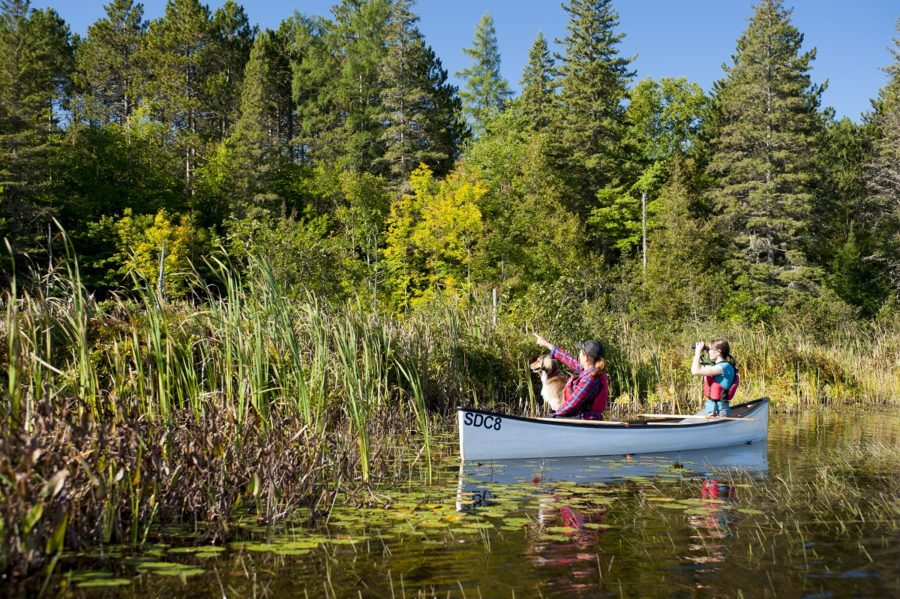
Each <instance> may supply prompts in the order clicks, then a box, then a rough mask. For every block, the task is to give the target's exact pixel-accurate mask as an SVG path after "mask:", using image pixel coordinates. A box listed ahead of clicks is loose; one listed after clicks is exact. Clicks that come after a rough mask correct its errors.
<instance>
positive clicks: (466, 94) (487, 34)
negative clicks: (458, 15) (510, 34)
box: [456, 13, 512, 133]
mask: <svg viewBox="0 0 900 599" xmlns="http://www.w3.org/2000/svg"><path fill="white" fill-rule="evenodd" d="M463 52H465V53H466V56H468V57H469V58H471V59H472V65H471V66H469V67H467V68H465V69H462V70H461V71H459V72H458V73H456V76H457V77H462V78H463V79H465V81H466V85H465V88H464V89H463V90H462V91H461V92H460V94H459V96H460V98H461V99H462V103H463V109H464V110H465V112H466V114H468V116H469V117H470V118H471V122H472V128H473V129H474V130H475V131H476V132H477V133H483V132H484V128H485V124H486V123H487V122H488V121H489V120H490V119H491V117H492V116H493V115H495V114H497V113H498V112H500V111H501V110H503V108H504V106H505V105H506V102H507V101H508V100H509V98H510V97H511V96H512V92H510V91H509V84H508V83H507V82H506V80H505V79H504V78H503V76H502V75H500V51H499V50H498V48H497V32H496V31H495V30H494V19H493V17H491V14H490V13H484V15H483V16H482V17H481V20H480V21H479V22H478V25H477V26H476V27H475V37H474V39H473V40H472V46H471V47H470V48H463Z"/></svg>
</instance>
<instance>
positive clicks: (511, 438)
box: [458, 397, 769, 461]
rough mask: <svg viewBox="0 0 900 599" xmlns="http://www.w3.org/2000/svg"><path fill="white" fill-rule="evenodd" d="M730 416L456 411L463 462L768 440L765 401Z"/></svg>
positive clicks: (683, 448) (749, 404)
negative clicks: (613, 418)
mask: <svg viewBox="0 0 900 599" xmlns="http://www.w3.org/2000/svg"><path fill="white" fill-rule="evenodd" d="M731 411H732V414H731V416H732V418H731V419H718V418H706V417H704V416H703V415H697V416H690V417H676V418H668V419H656V420H634V421H630V422H607V421H591V420H577V419H571V418H523V417H521V416H508V415H506V414H497V413H494V412H486V411H484V410H473V409H469V408H459V411H458V416H459V452H460V457H461V458H462V460H463V461H489V460H508V459H517V458H556V457H570V456H603V455H621V454H640V453H658V452H670V451H690V450H695V449H707V448H712V447H726V446H729V445H742V444H746V443H753V442H756V441H764V440H765V439H766V438H767V437H768V434H769V398H768V397H763V398H760V399H755V400H753V401H750V402H747V403H744V404H740V405H736V406H733V407H732V408H731Z"/></svg>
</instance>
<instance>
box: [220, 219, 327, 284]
mask: <svg viewBox="0 0 900 599" xmlns="http://www.w3.org/2000/svg"><path fill="white" fill-rule="evenodd" d="M224 226H225V236H224V237H225V239H224V243H225V249H226V251H227V253H228V255H229V256H231V257H232V258H233V259H235V260H238V261H239V263H246V262H247V261H248V260H252V259H259V260H261V261H262V262H263V264H265V265H266V268H267V269H269V270H270V271H271V274H272V277H274V279H275V280H276V281H278V285H279V288H280V289H282V290H283V292H284V293H286V294H289V295H303V294H305V293H306V292H312V293H316V294H320V295H322V296H324V297H327V298H334V297H339V294H340V291H341V288H340V281H341V270H340V267H341V261H340V253H339V246H338V241H337V240H336V239H335V238H334V236H333V235H332V230H331V226H332V223H331V219H330V218H329V217H327V216H316V215H312V214H305V215H303V216H302V217H298V216H296V215H295V214H277V213H276V212H274V211H267V210H260V209H254V210H250V211H249V212H248V214H247V216H246V217H244V218H241V219H234V220H228V221H226V222H225V224H224Z"/></svg>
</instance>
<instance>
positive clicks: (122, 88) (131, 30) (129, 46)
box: [74, 0, 146, 124]
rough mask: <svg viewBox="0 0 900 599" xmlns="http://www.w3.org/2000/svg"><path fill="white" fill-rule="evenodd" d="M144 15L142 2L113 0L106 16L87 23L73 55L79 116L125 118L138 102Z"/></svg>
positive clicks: (107, 120)
mask: <svg viewBox="0 0 900 599" xmlns="http://www.w3.org/2000/svg"><path fill="white" fill-rule="evenodd" d="M143 15H144V7H143V5H141V4H135V3H134V0H113V1H112V2H110V3H109V4H107V5H106V18H103V19H100V20H98V21H97V22H95V23H94V24H93V25H91V26H90V27H88V32H87V38H86V39H85V40H84V41H82V42H81V43H80V44H79V45H78V51H77V53H76V56H75V74H74V82H75V86H76V89H77V90H78V93H79V100H78V102H77V106H76V116H77V117H78V118H83V119H85V120H87V121H89V122H91V123H98V124H106V123H119V124H125V123H126V122H127V120H128V117H129V116H130V115H131V113H132V111H133V110H134V109H135V107H136V106H137V104H138V95H137V90H138V89H139V88H140V86H141V79H142V77H143V70H144V66H143V65H142V64H141V62H140V60H139V52H140V47H141V37H142V36H143V35H144V32H145V31H146V24H145V23H144V22H143Z"/></svg>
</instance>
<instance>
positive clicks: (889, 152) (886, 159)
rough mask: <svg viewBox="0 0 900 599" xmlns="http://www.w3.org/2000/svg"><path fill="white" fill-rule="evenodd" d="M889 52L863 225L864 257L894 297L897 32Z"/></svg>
mask: <svg viewBox="0 0 900 599" xmlns="http://www.w3.org/2000/svg"><path fill="white" fill-rule="evenodd" d="M897 31H898V33H900V19H898V20H897ZM891 53H892V54H893V57H894V62H893V63H892V64H891V65H889V66H888V67H887V69H885V70H886V71H887V73H888V75H889V76H890V80H889V81H888V84H887V85H886V86H885V87H884V89H882V90H881V92H880V94H879V98H878V102H876V111H875V114H874V116H873V124H874V126H875V129H876V133H875V140H874V152H873V154H874V156H873V159H872V161H871V162H870V163H869V164H867V168H866V179H867V181H868V182H869V188H868V190H867V191H868V193H867V200H868V209H867V210H866V215H867V216H869V217H870V218H871V219H872V220H870V221H869V222H868V223H866V224H869V225H870V226H872V227H873V233H874V234H873V251H872V254H871V255H870V256H867V258H868V259H870V260H871V261H872V262H874V263H875V264H877V268H878V274H877V276H876V277H875V280H876V281H877V282H878V283H879V284H881V285H883V286H884V287H885V288H886V289H888V290H890V293H892V294H893V296H894V298H895V299H896V298H898V297H900V35H898V36H897V37H896V38H894V46H893V48H891Z"/></svg>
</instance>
